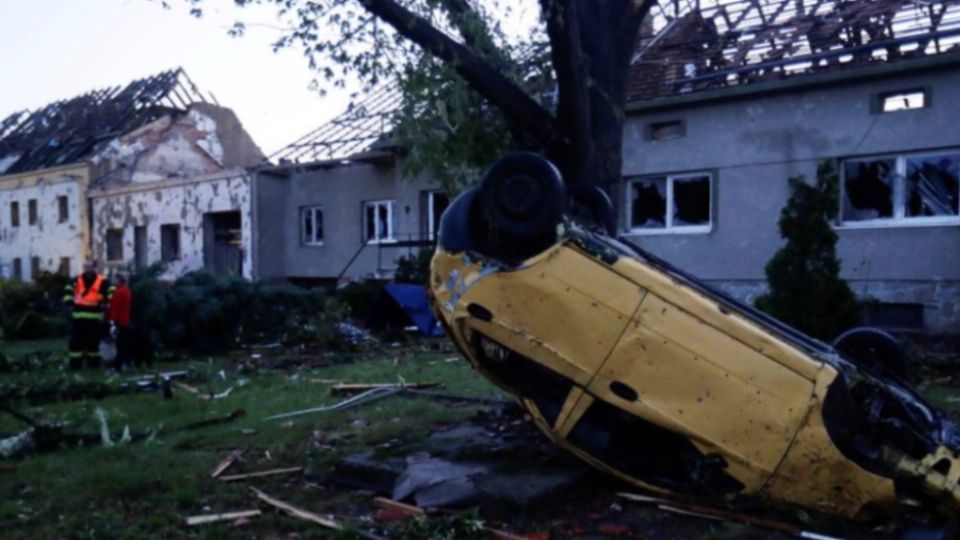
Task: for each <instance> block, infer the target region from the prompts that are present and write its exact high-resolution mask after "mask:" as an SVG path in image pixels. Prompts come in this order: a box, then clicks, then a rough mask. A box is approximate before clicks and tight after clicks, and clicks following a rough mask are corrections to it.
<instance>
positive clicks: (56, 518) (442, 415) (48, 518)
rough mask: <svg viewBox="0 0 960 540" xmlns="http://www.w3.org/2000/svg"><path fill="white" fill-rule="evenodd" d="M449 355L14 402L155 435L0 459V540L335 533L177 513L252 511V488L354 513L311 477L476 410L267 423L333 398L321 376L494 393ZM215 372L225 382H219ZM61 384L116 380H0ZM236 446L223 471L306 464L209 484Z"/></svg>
mask: <svg viewBox="0 0 960 540" xmlns="http://www.w3.org/2000/svg"><path fill="white" fill-rule="evenodd" d="M37 345H39V344H37ZM49 345H50V346H53V344H49ZM25 349H26V348H25V347H22V346H20V345H17V346H16V347H15V348H14V349H13V350H19V351H21V353H22V352H23V351H24V350H25ZM4 350H5V351H10V350H12V349H11V347H10V344H5V346H4ZM34 350H36V349H34ZM5 354H11V353H9V352H6V353H5ZM450 356H451V355H450V354H441V353H422V352H421V353H409V352H404V351H393V350H391V351H388V352H384V353H379V354H370V355H364V356H361V357H359V358H358V359H357V360H356V361H354V362H352V363H345V364H341V365H336V366H332V367H326V368H319V369H296V370H293V371H279V370H255V369H250V368H248V367H247V368H244V367H242V365H241V364H240V363H239V362H238V361H237V359H236V358H233V359H230V358H214V359H191V360H187V361H182V362H177V363H164V364H160V366H158V367H160V368H161V369H162V370H163V371H170V370H177V369H186V370H189V371H190V377H189V379H187V381H188V383H189V384H191V385H193V386H196V387H199V388H201V389H203V390H204V391H207V390H211V391H223V390H225V389H227V388H230V387H233V392H232V393H231V394H230V395H229V396H228V397H226V398H224V399H218V400H213V401H203V400H200V399H198V398H197V397H196V396H194V395H192V394H189V393H186V392H183V391H179V392H175V396H174V398H173V399H163V397H162V396H161V395H159V394H157V393H128V394H122V395H115V396H110V397H106V398H104V399H101V400H96V401H94V400H81V401H70V402H57V403H47V404H43V405H38V406H27V405H25V404H20V405H18V408H19V410H21V412H23V413H25V414H27V415H29V416H30V417H32V418H34V419H36V420H38V421H40V422H42V423H59V424H62V425H64V426H65V427H66V428H68V429H70V430H73V431H82V432H93V433H97V432H99V429H100V428H99V422H98V421H97V420H96V417H95V411H96V410H97V409H98V408H100V409H102V410H103V411H104V412H105V414H106V418H107V422H108V424H109V427H110V429H111V430H112V431H114V432H116V431H119V430H122V429H123V428H124V427H125V426H127V427H129V429H130V430H131V431H132V432H135V433H142V432H153V433H155V436H154V437H153V439H152V440H149V441H146V442H139V443H133V444H124V445H118V446H114V447H103V446H96V447H86V448H72V449H64V450H60V451H57V452H54V453H49V454H45V455H34V456H31V457H28V458H26V459H23V460H22V461H15V462H9V461H8V462H2V461H0V467H2V466H4V465H7V464H12V465H13V467H12V469H11V470H3V469H0V531H3V532H2V533H0V537H4V538H8V537H9V538H20V537H30V538H63V537H69V538H181V537H191V538H193V537H196V538H221V537H222V538H234V537H238V536H239V537H250V538H264V537H267V538H278V537H285V536H286V535H287V534H288V533H291V532H297V533H299V534H300V535H301V537H307V538H309V537H318V538H327V537H331V536H330V535H331V533H330V532H327V531H322V530H319V529H318V528H317V527H316V526H314V525H310V524H307V523H305V522H302V521H299V520H296V519H294V518H290V517H287V516H285V515H281V514H278V513H276V512H274V511H272V510H265V512H264V513H265V515H264V516H261V517H260V518H257V519H256V520H254V521H253V523H251V524H250V525H248V526H247V527H243V528H239V529H234V528H232V526H230V525H207V526H202V527H191V528H188V527H186V525H185V524H184V518H185V517H187V516H190V515H196V514H205V513H217V512H228V511H236V510H244V509H251V508H257V507H258V504H257V502H256V500H255V499H254V498H253V497H252V495H251V494H250V492H249V489H248V485H255V486H257V487H259V488H260V489H263V490H264V491H266V492H267V493H270V494H271V495H274V496H276V497H278V498H281V499H284V500H287V501H290V502H293V503H295V504H300V505H302V506H304V507H307V508H309V509H311V510H313V511H316V512H318V513H326V512H331V513H337V514H341V513H342V512H341V510H342V509H344V508H350V507H351V506H354V502H353V501H351V500H350V496H349V495H343V494H342V493H339V492H329V491H328V489H329V488H327V487H325V486H324V485H323V483H322V482H320V481H319V480H318V479H319V478H322V476H323V475H324V474H325V473H326V472H327V471H328V469H329V467H330V466H331V464H332V463H333V462H334V461H335V460H336V459H338V458H339V457H342V456H344V455H346V454H348V453H352V452H355V451H358V450H360V449H362V448H370V447H376V446H377V445H380V444H381V443H384V442H386V441H392V440H399V441H412V440H415V439H417V438H419V437H422V436H423V435H425V434H426V433H428V432H429V431H431V430H433V429H436V428H437V427H439V426H441V425H443V424H445V423H450V422H455V421H458V420H462V419H465V418H466V417H469V416H470V415H472V414H474V413H475V412H476V411H477V410H478V406H473V405H451V404H449V403H440V402H436V401H430V400H425V399H411V398H403V397H396V396H395V397H389V398H386V399H384V400H381V401H378V402H374V403H371V404H368V405H363V406H360V407H358V408H355V409H350V410H346V411H342V412H334V413H320V414H314V415H309V416H301V417H297V418H293V419H290V420H286V421H284V420H278V421H265V420H264V418H266V417H268V416H270V415H273V414H277V413H283V412H288V411H294V410H298V409H304V408H308V407H315V406H319V405H324V404H330V403H334V402H336V401H339V400H340V399H342V398H340V397H332V396H330V395H329V391H328V387H329V384H322V383H317V382H311V380H310V379H317V378H324V379H342V380H345V381H349V382H392V381H396V380H397V379H398V377H403V378H404V379H405V380H406V381H408V382H418V381H431V382H433V381H440V382H443V383H444V390H445V391H448V392H454V393H463V394H471V395H484V396H496V395H498V392H497V391H496V390H495V389H494V388H493V387H492V386H491V385H490V384H489V383H487V382H486V381H485V380H483V379H482V378H480V377H479V376H478V375H476V374H475V373H474V372H473V371H472V370H471V369H470V368H469V366H468V365H467V364H466V363H465V362H463V361H454V362H448V361H446V359H447V358H449V357H450ZM238 366H240V367H238ZM221 370H223V372H224V375H226V378H223V377H221V376H220V372H221ZM127 376H128V375H127V374H124V378H126V377H127ZM58 380H59V381H63V380H70V381H74V380H81V381H85V382H90V381H94V382H101V383H106V384H110V385H116V384H118V383H119V382H120V379H119V378H117V377H110V376H107V375H105V374H102V373H92V372H86V373H82V374H80V375H74V374H65V373H63V372H62V371H60V370H58V369H47V370H41V371H37V372H33V371H31V372H25V373H13V374H3V375H0V385H2V384H7V385H10V384H17V385H19V384H35V385H40V384H46V383H50V382H51V381H58ZM238 409H243V410H245V411H246V416H244V417H242V418H240V419H239V420H235V421H232V422H229V423H225V424H221V425H217V426H212V427H206V428H200V429H195V430H184V429H182V428H183V426H186V425H188V424H190V423H192V422H196V421H200V420H204V419H208V418H214V417H220V416H225V415H228V414H229V413H231V412H232V411H236V410H238ZM23 427H24V426H23V425H22V424H20V423H19V421H17V420H15V419H13V418H12V417H10V416H9V415H3V416H2V417H0V434H5V435H9V434H12V433H15V432H17V431H19V430H21V429H23ZM315 432H317V434H318V435H320V436H321V437H325V438H327V439H329V440H332V441H333V442H331V443H330V444H331V445H332V447H333V448H332V449H325V448H321V447H320V446H318V445H317V444H315V443H314V442H313V437H314V433H315ZM239 446H245V447H247V448H248V450H247V452H246V454H245V455H244V457H243V458H242V459H241V461H240V462H238V463H237V464H236V465H234V466H233V467H232V468H231V470H230V472H231V473H238V472H249V471H255V470H263V469H271V468H279V467H291V466H303V467H305V469H306V473H307V474H306V475H305V476H296V475H294V476H290V477H273V478H265V479H258V480H256V481H249V482H241V483H224V482H220V481H216V480H212V479H210V478H209V473H210V471H211V469H212V468H213V467H214V466H215V465H216V464H217V463H218V462H219V461H220V460H221V459H222V458H223V457H225V456H226V455H227V454H228V453H229V452H230V451H231V450H232V449H234V448H236V447H239ZM305 478H306V479H311V478H312V479H315V480H316V481H313V482H311V481H306V480H305ZM347 513H349V512H347ZM345 519H347V518H345ZM347 520H348V521H349V519H347Z"/></svg>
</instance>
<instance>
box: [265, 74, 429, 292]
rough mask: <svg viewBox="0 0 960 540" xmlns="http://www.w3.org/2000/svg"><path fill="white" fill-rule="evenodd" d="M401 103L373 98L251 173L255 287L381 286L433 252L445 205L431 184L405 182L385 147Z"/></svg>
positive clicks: (382, 92) (384, 93) (387, 94)
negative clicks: (346, 282) (281, 283)
mask: <svg viewBox="0 0 960 540" xmlns="http://www.w3.org/2000/svg"><path fill="white" fill-rule="evenodd" d="M399 103H400V95H399V94H398V93H397V92H396V90H394V89H391V88H390V87H383V88H380V89H378V90H376V91H374V92H372V93H371V94H370V95H369V96H368V97H367V98H366V99H365V100H364V101H363V102H362V103H359V104H357V105H356V106H355V107H352V108H351V109H350V110H349V111H347V112H345V113H344V114H342V115H340V116H339V117H337V118H334V119H333V120H331V121H330V122H328V123H327V124H324V125H322V126H320V127H319V128H317V129H316V130H314V131H313V132H311V133H308V134H307V135H305V136H303V137H301V138H300V139H298V140H297V141H295V142H293V143H291V144H290V145H288V146H287V147H285V148H283V149H281V150H280V151H278V152H277V153H276V154H274V155H272V156H271V161H276V162H278V163H279V164H278V165H276V166H270V167H264V168H261V169H260V170H259V171H258V172H257V182H256V204H255V206H256V210H255V212H256V221H257V223H258V225H257V231H256V236H257V238H256V245H255V252H256V254H257V256H256V260H255V268H256V275H257V276H258V277H260V278H264V279H288V280H293V281H298V282H332V281H336V280H338V279H340V278H354V279H356V278H374V279H388V278H390V277H392V275H393V272H394V270H395V269H396V265H397V259H398V258H400V257H402V256H405V255H410V254H412V253H414V252H415V251H416V250H418V249H420V248H422V247H427V246H431V247H432V245H433V242H434V240H435V237H436V234H435V233H436V231H437V229H438V225H439V222H440V215H441V214H442V213H443V210H444V209H445V208H446V205H447V202H448V201H447V196H446V194H445V193H444V192H443V191H442V190H441V188H440V185H439V184H438V183H436V182H432V181H430V179H429V178H418V179H415V180H411V179H407V178H403V176H402V173H401V170H400V169H401V168H400V167H399V166H398V159H400V157H399V156H398V153H397V152H396V148H395V147H394V146H393V145H392V143H391V140H390V137H389V131H390V128H391V126H392V123H391V118H392V114H393V112H394V111H395V110H396V108H397V107H398V106H399Z"/></svg>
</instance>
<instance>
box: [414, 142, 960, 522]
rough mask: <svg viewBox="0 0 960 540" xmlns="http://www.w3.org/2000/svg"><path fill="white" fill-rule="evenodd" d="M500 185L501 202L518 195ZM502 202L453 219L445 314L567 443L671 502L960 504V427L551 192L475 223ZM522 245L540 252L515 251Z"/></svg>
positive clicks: (437, 306) (441, 304)
mask: <svg viewBox="0 0 960 540" xmlns="http://www.w3.org/2000/svg"><path fill="white" fill-rule="evenodd" d="M531 163H533V165H531ZM511 165H512V166H513V169H511V168H510V167H507V169H508V170H509V171H512V172H516V171H515V170H514V169H517V170H520V171H521V173H522V174H521V175H520V176H519V178H520V179H519V180H517V181H518V182H521V183H530V182H537V181H539V180H536V178H538V177H537V175H538V174H540V177H539V178H540V179H541V180H543V181H542V182H541V183H542V184H544V185H546V186H547V187H550V186H553V187H554V188H555V187H556V185H557V181H556V180H555V179H554V178H553V177H552V175H555V174H556V173H555V170H549V169H540V170H537V169H536V166H535V165H536V163H535V162H534V161H532V160H531V159H529V158H527V157H524V158H522V159H519V160H517V163H512V164H511ZM495 168H496V167H495ZM501 172H502V171H501ZM493 174H494V173H491V174H490V175H488V177H487V179H485V181H484V186H487V187H488V188H489V189H488V191H490V190H497V189H501V190H502V189H509V183H508V182H506V183H505V182H504V181H500V180H498V178H496V177H494V180H492V181H491V180H490V178H491V175H493ZM494 176H495V175H494ZM531 177H534V178H535V180H530V178H531ZM544 178H545V180H544ZM489 184H492V185H493V187H492V188H490V187H489ZM504 186H506V187H504ZM522 187H523V189H519V190H518V191H519V192H521V193H524V194H529V193H531V192H534V193H535V191H531V189H530V186H529V185H525V186H522ZM534 187H537V186H536V185H535V186H534ZM502 198H503V193H500V192H494V193H493V195H490V193H486V194H484V193H483V192H482V190H481V191H480V192H477V190H473V191H472V192H468V193H467V194H465V195H462V196H461V197H460V198H459V199H458V200H457V201H455V202H454V204H453V205H452V206H451V207H450V209H449V210H448V211H447V213H445V215H444V217H443V222H442V226H441V238H440V247H438V250H437V252H436V255H435V256H434V259H433V263H432V278H431V279H432V281H431V287H430V294H431V299H432V305H433V307H434V310H435V311H436V312H437V315H438V318H439V319H440V320H441V321H442V322H443V323H444V325H445V326H446V328H447V330H448V332H449V333H450V336H451V338H452V339H453V341H454V342H455V343H456V344H457V345H458V347H459V348H460V350H461V351H462V352H463V354H464V355H465V356H466V357H467V358H468V359H469V360H470V362H471V363H472V365H473V366H474V367H475V368H476V369H477V370H478V371H479V372H480V373H481V374H483V375H484V376H485V377H487V378H489V379H490V380H492V381H493V382H494V383H496V384H498V385H499V386H501V387H502V388H504V389H505V390H506V391H508V392H510V393H512V394H513V395H514V396H515V397H516V398H517V400H518V402H519V403H520V404H521V405H523V406H524V407H525V408H526V409H527V410H528V411H529V412H530V414H531V415H532V417H533V418H534V420H535V423H536V424H537V426H538V427H539V428H540V429H541V430H542V431H543V432H544V433H545V434H546V435H547V436H548V437H550V438H551V439H552V440H553V441H554V442H555V443H556V444H558V445H560V446H563V447H564V448H566V449H568V450H570V451H571V452H573V453H574V454H576V455H577V456H579V457H580V458H581V459H583V460H584V461H586V462H588V463H590V464H591V465H593V466H595V467H597V468H599V469H602V470H604V471H607V472H609V473H611V474H613V475H616V476H618V477H620V478H622V479H624V480H626V481H629V482H632V483H634V484H637V485H640V486H643V487H646V488H649V489H652V490H655V491H660V492H671V493H678V494H683V495H689V496H706V497H714V498H724V499H735V498H738V497H744V496H752V497H758V498H761V499H764V500H767V501H770V502H771V503H773V504H778V505H799V506H803V507H807V508H812V509H816V510H820V511H825V512H830V513H835V514H839V515H844V516H849V517H861V518H863V517H870V516H872V515H875V514H876V513H877V512H885V511H889V510H890V509H892V508H893V507H895V506H896V505H898V504H900V503H909V504H929V505H932V506H934V507H935V506H936V505H937V504H941V503H946V504H948V505H953V506H952V507H953V508H954V509H955V508H956V505H958V504H960V488H958V479H960V458H958V456H957V448H958V447H960V436H958V435H957V429H956V427H955V426H954V425H953V424H951V423H950V422H948V421H946V420H944V419H943V418H941V417H940V415H939V414H938V413H937V412H936V411H934V410H933V409H931V408H930V407H929V406H928V405H926V404H925V403H923V402H922V400H921V399H920V398H918V397H917V396H916V395H915V394H914V393H912V391H911V390H909V388H908V387H907V386H905V385H904V384H902V383H901V382H900V381H897V380H895V379H889V380H887V379H885V378H884V377H883V376H882V374H881V375H878V374H877V373H873V372H871V371H869V370H866V369H862V368H860V367H858V366H857V365H855V364H854V363H852V362H851V361H850V360H849V359H847V358H843V357H841V355H839V354H838V352H837V351H836V350H835V349H833V348H832V347H830V346H827V345H825V344H823V343H820V342H817V341H815V340H812V339H811V338H808V337H806V336H803V335H802V334H800V333H799V332H797V331H795V330H793V329H790V328H788V327H785V326H784V325H782V323H779V322H778V321H775V320H772V319H769V318H768V317H766V316H764V315H762V314H759V313H756V312H755V311H753V310H752V309H751V308H748V307H746V306H743V305H741V304H738V303H737V302H735V301H733V300H732V299H729V298H727V297H725V296H724V295H722V294H721V293H719V292H718V291H715V290H712V289H711V288H709V287H707V286H705V285H703V284H701V283H699V282H697V281H696V280H695V278H692V277H690V276H689V275H686V274H684V273H682V272H680V271H679V270H677V269H673V268H671V267H669V265H667V264H666V263H665V262H663V261H659V260H657V259H656V258H654V257H653V256H652V255H649V254H647V253H645V252H642V251H641V250H639V249H638V248H635V247H631V246H627V245H625V244H623V243H621V242H620V241H618V240H615V239H613V238H609V237H606V236H605V235H604V234H603V233H602V232H600V233H597V232H594V231H587V230H586V229H583V228H581V227H580V226H578V225H576V224H573V223H572V222H570V221H569V220H567V219H563V220H560V219H559V218H558V217H557V215H556V214H554V215H552V216H547V218H543V211H542V210H541V209H540V208H539V207H538V206H537V205H541V206H542V205H548V206H549V204H550V202H551V199H550V198H549V197H546V196H545V197H544V198H542V199H540V200H538V201H536V203H537V204H535V205H534V204H527V205H525V204H512V203H504V204H505V206H504V208H503V209H501V210H502V212H501V214H498V213H497V212H487V213H486V214H484V216H485V217H484V218H483V220H486V222H485V223H482V225H484V226H485V227H487V228H480V229H478V228H477V223H476V222H475V221H476V220H477V219H478V218H477V206H478V205H488V206H489V205H498V204H501V199H502ZM523 220H527V222H529V221H530V220H533V221H535V222H536V223H539V225H538V227H539V228H536V227H529V226H527V224H528V223H527V222H524V221H523ZM538 220H539V221H538ZM487 222H493V224H492V225H491V224H490V223H487ZM554 222H555V223H554ZM497 226H498V227H499V228H500V229H499V230H498V229H496V227H497ZM548 226H550V227H553V229H551V228H549V227H548ZM491 230H492V231H493V232H491ZM517 235H521V236H524V237H525V238H527V240H528V241H529V244H523V243H520V244H519V245H513V246H511V245H506V246H504V244H503V243H504V242H508V241H513V242H517ZM491 254H492V255H491Z"/></svg>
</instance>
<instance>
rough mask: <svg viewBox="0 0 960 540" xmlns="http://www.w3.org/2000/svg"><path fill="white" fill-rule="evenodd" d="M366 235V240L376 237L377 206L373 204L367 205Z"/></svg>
mask: <svg viewBox="0 0 960 540" xmlns="http://www.w3.org/2000/svg"><path fill="white" fill-rule="evenodd" d="M366 219H367V227H366V230H367V235H366V240H368V241H369V240H374V239H375V238H376V237H377V206H376V205H373V204H368V205H367V215H366Z"/></svg>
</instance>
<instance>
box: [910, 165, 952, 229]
mask: <svg viewBox="0 0 960 540" xmlns="http://www.w3.org/2000/svg"><path fill="white" fill-rule="evenodd" d="M906 168H907V175H906V183H905V186H904V187H905V192H904V198H905V202H906V207H905V209H904V210H905V215H906V216H907V217H916V216H956V215H960V198H958V187H960V174H958V173H960V154H954V155H943V156H926V157H910V158H907V159H906Z"/></svg>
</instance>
